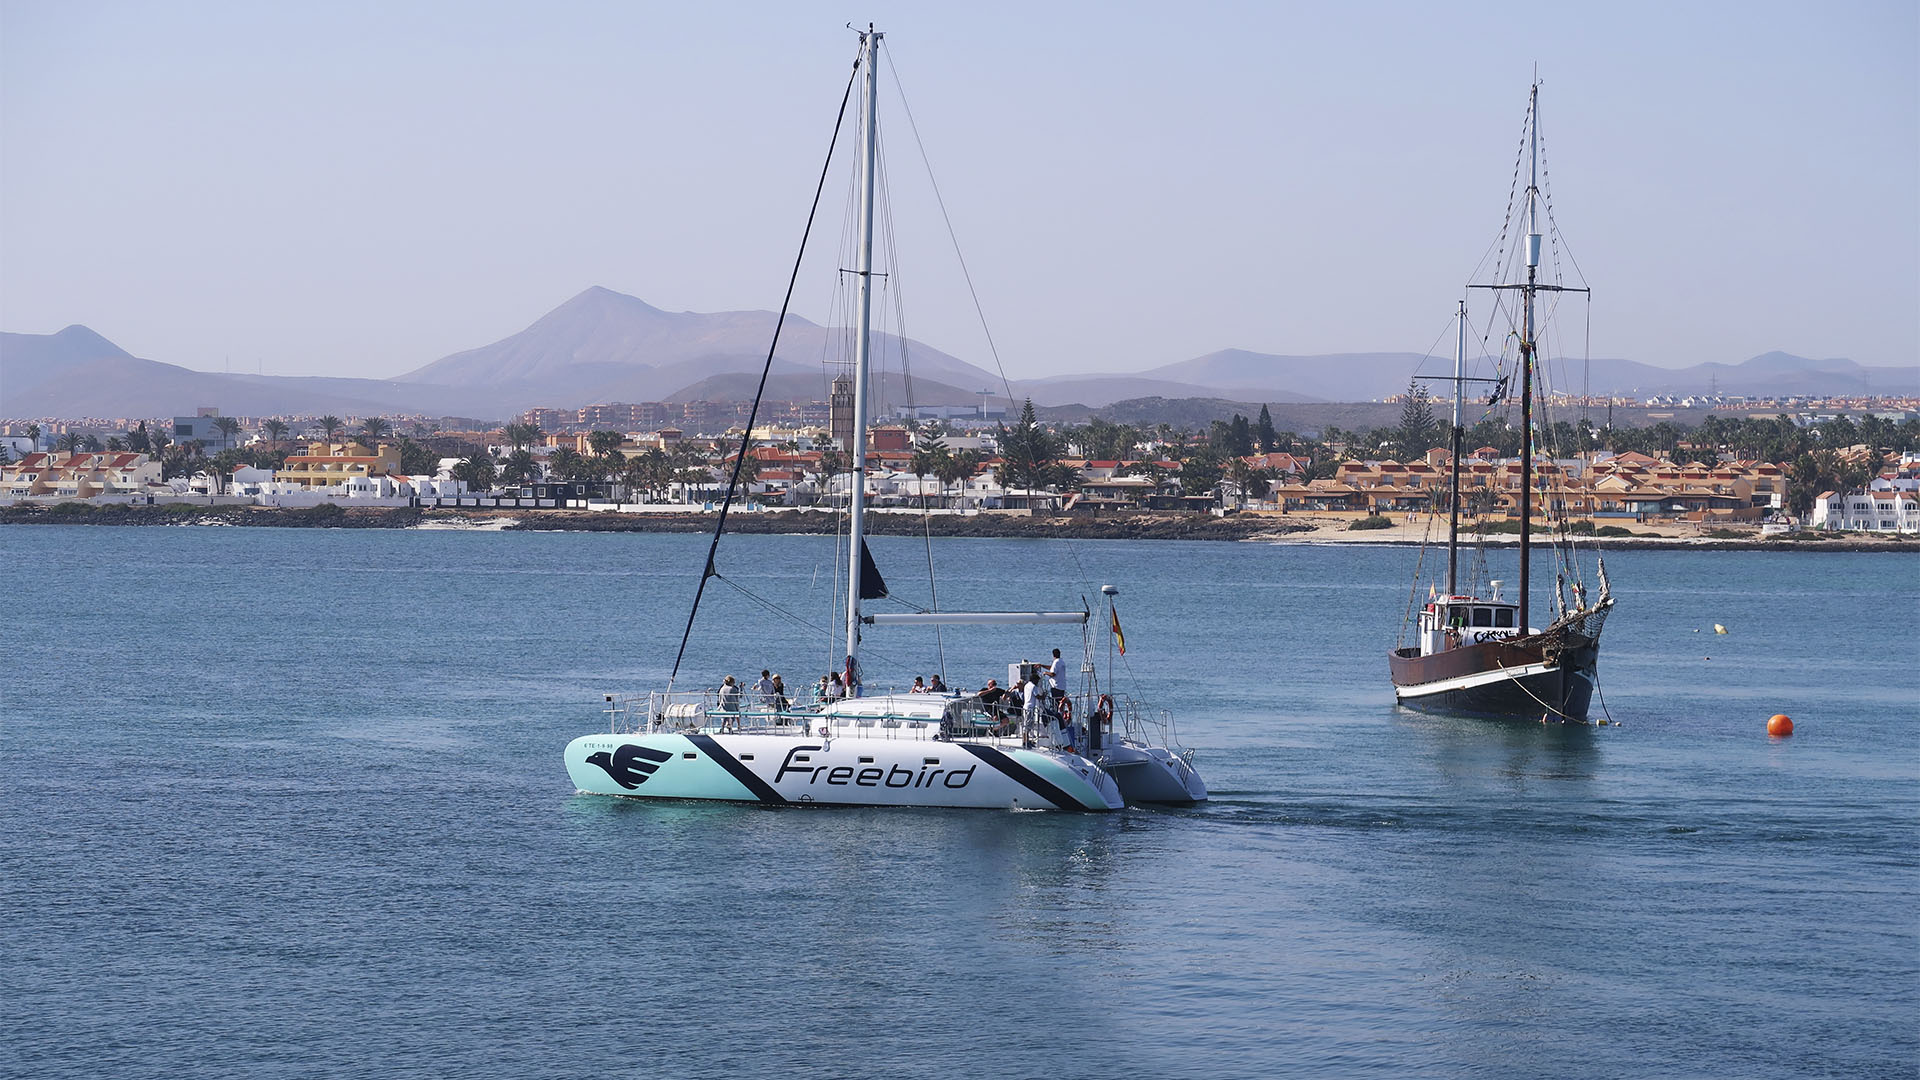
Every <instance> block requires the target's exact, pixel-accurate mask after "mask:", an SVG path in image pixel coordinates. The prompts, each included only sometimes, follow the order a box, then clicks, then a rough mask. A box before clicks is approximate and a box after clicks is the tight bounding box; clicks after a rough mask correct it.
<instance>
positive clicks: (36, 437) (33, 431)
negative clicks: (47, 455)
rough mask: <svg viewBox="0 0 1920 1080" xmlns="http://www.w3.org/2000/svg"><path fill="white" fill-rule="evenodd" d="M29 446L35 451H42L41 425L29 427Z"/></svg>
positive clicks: (30, 425) (29, 425)
mask: <svg viewBox="0 0 1920 1080" xmlns="http://www.w3.org/2000/svg"><path fill="white" fill-rule="evenodd" d="M27 446H28V447H29V448H30V449H33V450H38V449H40V425H39V424H28V425H27Z"/></svg>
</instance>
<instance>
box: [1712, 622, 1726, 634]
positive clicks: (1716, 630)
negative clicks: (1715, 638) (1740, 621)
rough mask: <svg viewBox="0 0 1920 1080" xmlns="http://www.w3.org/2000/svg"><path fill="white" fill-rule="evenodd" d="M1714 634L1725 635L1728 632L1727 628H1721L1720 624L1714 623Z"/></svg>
mask: <svg viewBox="0 0 1920 1080" xmlns="http://www.w3.org/2000/svg"><path fill="white" fill-rule="evenodd" d="M1713 632H1714V633H1716V634H1724V633H1726V632H1727V628H1726V627H1724V626H1721V625H1720V624H1719V623H1714V624H1713Z"/></svg>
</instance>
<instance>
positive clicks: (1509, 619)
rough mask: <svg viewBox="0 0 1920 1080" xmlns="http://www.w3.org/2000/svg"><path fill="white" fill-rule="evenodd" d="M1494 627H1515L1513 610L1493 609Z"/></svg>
mask: <svg viewBox="0 0 1920 1080" xmlns="http://www.w3.org/2000/svg"><path fill="white" fill-rule="evenodd" d="M1493 625H1495V626H1512V625H1513V609H1512V608H1494V609H1493Z"/></svg>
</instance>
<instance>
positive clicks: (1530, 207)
mask: <svg viewBox="0 0 1920 1080" xmlns="http://www.w3.org/2000/svg"><path fill="white" fill-rule="evenodd" d="M1529 97H1530V99H1531V100H1530V101H1529V102H1528V111H1529V112H1530V113H1531V114H1532V123H1531V124H1529V125H1528V130H1527V138H1528V156H1529V158H1530V162H1529V165H1528V169H1527V285H1526V288H1524V289H1522V290H1521V292H1520V297H1521V311H1522V313H1523V314H1522V318H1521V324H1520V633H1521V634H1523V635H1524V634H1526V633H1528V631H1529V629H1530V628H1529V626H1528V623H1527V593H1528V586H1529V576H1530V575H1529V572H1528V571H1529V567H1528V563H1529V561H1530V559H1531V557H1532V554H1533V551H1532V548H1533V349H1534V341H1533V294H1534V292H1535V291H1536V289H1537V282H1536V275H1537V274H1538V273H1539V270H1540V84H1539V83H1537V82H1536V83H1534V84H1533V89H1532V91H1531V92H1530V93H1529Z"/></svg>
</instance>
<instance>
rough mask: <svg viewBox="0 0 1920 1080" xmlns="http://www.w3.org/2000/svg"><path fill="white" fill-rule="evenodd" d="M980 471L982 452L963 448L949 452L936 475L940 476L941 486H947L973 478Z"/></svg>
mask: <svg viewBox="0 0 1920 1080" xmlns="http://www.w3.org/2000/svg"><path fill="white" fill-rule="evenodd" d="M979 471H980V452H979V451H978V450H962V451H960V452H959V453H957V454H948V455H947V456H946V458H945V459H944V460H942V461H941V462H940V466H939V469H938V471H937V472H936V473H935V474H934V475H936V476H937V477H939V479H940V486H941V487H942V488H946V487H951V486H953V485H955V484H960V483H964V482H965V481H968V480H971V479H973V477H974V474H975V473H977V472H979ZM963 501H964V500H963Z"/></svg>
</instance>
